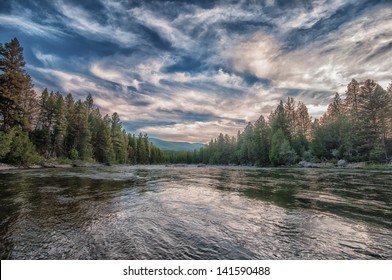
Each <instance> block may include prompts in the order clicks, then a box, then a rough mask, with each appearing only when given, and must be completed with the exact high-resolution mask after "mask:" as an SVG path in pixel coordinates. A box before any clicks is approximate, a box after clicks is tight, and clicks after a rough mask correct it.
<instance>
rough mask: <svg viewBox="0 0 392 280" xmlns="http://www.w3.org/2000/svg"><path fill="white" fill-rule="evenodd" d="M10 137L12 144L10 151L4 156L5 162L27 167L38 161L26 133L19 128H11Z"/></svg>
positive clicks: (37, 156)
mask: <svg viewBox="0 0 392 280" xmlns="http://www.w3.org/2000/svg"><path fill="white" fill-rule="evenodd" d="M11 135H12V136H13V137H12V144H11V149H10V151H9V152H8V154H7V155H6V161H7V162H9V163H13V164H19V165H28V164H32V163H37V162H39V161H40V157H39V155H38V153H37V151H36V149H35V146H34V144H33V143H32V142H31V141H30V139H29V135H28V133H27V132H24V131H23V130H22V128H21V127H13V128H12V129H11Z"/></svg>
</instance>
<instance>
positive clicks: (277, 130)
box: [0, 38, 392, 166]
mask: <svg viewBox="0 0 392 280" xmlns="http://www.w3.org/2000/svg"><path fill="white" fill-rule="evenodd" d="M24 67H25V61H24V58H23V49H22V47H21V46H20V44H19V41H18V40H17V39H16V38H14V39H12V40H11V41H10V42H8V43H5V44H4V45H0V162H4V163H11V164H19V165H28V164H32V163H37V162H42V161H45V160H48V159H68V160H71V161H75V160H81V161H96V162H101V163H120V164H160V163H188V164H191V163H193V164H199V163H203V164H224V165H226V164H233V165H257V166H282V165H292V164H296V163H297V162H298V161H301V160H305V161H309V162H327V161H330V162H334V161H337V160H339V159H345V160H347V161H350V162H372V163H386V162H390V160H391V154H392V83H391V84H390V85H389V86H388V88H387V89H384V88H382V87H381V86H380V85H379V84H377V83H376V82H375V81H374V80H371V79H368V80H366V81H361V82H358V81H356V80H354V79H353V80H351V81H350V83H349V84H348V85H347V89H346V92H345V93H344V94H343V95H342V96H341V95H340V94H339V93H336V94H335V97H334V98H333V100H332V102H331V104H329V106H328V109H327V111H326V112H325V113H324V115H323V116H322V117H321V118H320V119H312V117H311V116H310V115H309V113H308V109H307V107H306V105H305V104H304V103H302V102H296V101H295V100H294V98H292V97H289V98H287V100H285V101H280V103H279V104H278V105H277V107H276V108H275V110H273V111H272V112H271V114H270V115H269V116H268V118H267V119H266V118H265V117H264V116H263V115H261V116H260V117H259V119H258V120H256V121H255V122H254V123H251V122H249V123H248V124H247V126H246V127H245V128H244V130H243V131H242V132H241V131H238V134H237V135H236V136H229V135H223V134H219V135H218V137H217V138H216V139H211V141H210V142H209V143H208V144H207V145H205V147H203V148H201V149H200V150H195V151H194V152H174V151H173V152H170V151H165V152H163V151H161V150H160V149H159V148H157V147H155V146H154V145H152V144H151V143H150V142H149V140H148V135H147V134H142V133H139V134H138V135H135V134H130V133H127V132H126V131H125V130H124V129H123V127H122V124H121V120H120V116H119V115H118V114H117V113H113V114H112V115H111V116H109V115H105V116H102V115H101V113H100V110H99V108H98V107H97V106H96V105H95V104H94V101H93V97H92V96H91V94H89V95H88V96H87V98H86V99H85V100H83V101H82V100H75V99H74V98H73V96H72V94H71V93H69V94H68V95H66V96H65V97H64V96H63V95H62V94H61V93H59V92H53V91H50V92H49V90H48V89H45V90H44V91H43V92H42V93H41V94H40V95H39V96H38V95H37V94H36V93H35V91H34V89H33V83H32V80H31V77H30V76H29V75H28V74H27V72H26V70H25V69H24Z"/></svg>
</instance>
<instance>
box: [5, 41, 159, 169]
mask: <svg viewBox="0 0 392 280" xmlns="http://www.w3.org/2000/svg"><path fill="white" fill-rule="evenodd" d="M24 67H25V61H24V58H23V49H22V47H21V46H20V43H19V41H18V39H16V38H14V39H12V40H11V41H10V42H9V43H5V44H4V45H0V162H3V163H11V164H17V165H29V164H33V163H39V162H43V161H46V160H49V159H61V160H66V159H68V160H70V161H78V160H80V161H86V162H89V161H93V162H94V161H96V162H101V163H120V164H157V163H162V162H163V154H162V152H161V151H160V149H158V148H157V147H155V146H154V145H152V144H151V143H150V142H149V140H148V135H147V134H142V133H140V134H139V135H135V134H130V133H127V132H126V131H125V130H124V129H123V127H122V124H121V120H120V116H119V115H118V114H117V113H113V114H112V115H111V116H109V115H105V116H102V114H101V113H100V110H99V108H98V107H97V106H96V105H95V104H94V100H93V97H92V96H91V94H89V95H88V96H87V98H86V100H84V101H82V100H75V99H74V98H73V96H72V94H71V93H69V94H68V95H66V96H65V97H64V96H63V95H62V94H60V93H59V92H53V91H50V92H49V91H48V89H45V90H43V92H42V93H41V95H40V96H37V94H36V93H35V91H34V89H33V83H32V80H31V77H30V76H29V75H28V74H27V72H26V70H25V69H24Z"/></svg>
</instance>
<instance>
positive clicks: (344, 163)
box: [336, 159, 347, 167]
mask: <svg viewBox="0 0 392 280" xmlns="http://www.w3.org/2000/svg"><path fill="white" fill-rule="evenodd" d="M336 165H337V166H338V167H346V165H347V161H345V160H344V159H340V160H339V161H338V163H337V164H336Z"/></svg>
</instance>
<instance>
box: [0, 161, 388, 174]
mask: <svg viewBox="0 0 392 280" xmlns="http://www.w3.org/2000/svg"><path fill="white" fill-rule="evenodd" d="M108 165H109V164H103V163H95V162H82V161H77V162H45V163H40V164H33V165H11V164H6V163H1V162H0V172H1V171H7V170H23V169H44V168H54V169H62V168H76V167H86V168H91V167H104V166H108ZM114 165H116V164H114ZM162 166H165V167H188V166H193V165H192V164H162ZM194 166H196V167H204V168H205V167H207V168H208V167H212V166H215V165H208V164H195V165H194ZM238 166H239V165H238ZM255 167H257V166H255ZM282 167H287V168H299V169H303V168H305V169H309V168H311V169H312V168H317V169H345V170H350V169H363V170H392V164H374V163H365V162H353V163H347V164H345V165H344V166H342V165H337V164H334V163H332V162H322V163H311V162H305V161H301V162H299V163H298V164H294V165H288V166H282Z"/></svg>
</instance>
